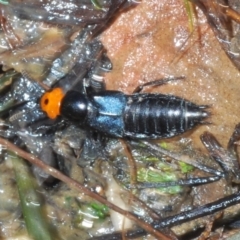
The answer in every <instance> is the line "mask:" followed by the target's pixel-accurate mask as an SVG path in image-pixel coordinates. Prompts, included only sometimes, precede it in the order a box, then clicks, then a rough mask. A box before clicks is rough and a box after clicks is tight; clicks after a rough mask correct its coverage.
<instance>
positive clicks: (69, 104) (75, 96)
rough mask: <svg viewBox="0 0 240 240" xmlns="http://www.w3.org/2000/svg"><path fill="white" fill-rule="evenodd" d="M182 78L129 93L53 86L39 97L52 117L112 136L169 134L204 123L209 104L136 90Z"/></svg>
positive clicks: (147, 136)
mask: <svg viewBox="0 0 240 240" xmlns="http://www.w3.org/2000/svg"><path fill="white" fill-rule="evenodd" d="M182 78H183V77H179V78H175V79H162V80H157V81H152V82H148V83H146V84H144V85H141V86H139V87H138V88H137V89H136V90H135V91H134V94H132V95H126V94H124V93H123V92H119V91H106V90H104V91H101V92H98V93H95V92H91V93H87V91H86V92H85V93H81V92H78V91H76V90H70V91H68V92H67V93H66V94H64V93H63V91H62V89H61V88H54V89H53V90H52V91H50V92H46V93H45V94H44V95H43V96H42V97H41V108H42V110H43V111H45V112H46V113H47V115H48V117H50V118H52V119H54V118H56V117H57V116H58V115H61V116H63V117H65V118H67V119H68V120H70V121H73V122H77V123H79V124H81V125H83V126H87V127H90V128H92V129H94V130H97V131H98V132H101V133H104V134H105V135H108V136H112V137H119V138H126V137H129V138H135V139H160V138H170V137H173V136H176V135H179V134H181V133H184V132H186V131H187V130H190V129H192V128H193V127H195V126H197V125H198V124H202V123H204V119H206V118H207V117H208V116H209V112H207V111H206V110H205V109H206V108H207V107H208V106H205V105H197V104H194V103H192V102H190V101H188V100H185V99H183V98H180V97H176V96H173V95H164V94H150V93H139V92H140V91H141V90H142V89H143V87H145V86H149V85H162V84H165V83H166V82H168V81H171V80H178V79H182Z"/></svg>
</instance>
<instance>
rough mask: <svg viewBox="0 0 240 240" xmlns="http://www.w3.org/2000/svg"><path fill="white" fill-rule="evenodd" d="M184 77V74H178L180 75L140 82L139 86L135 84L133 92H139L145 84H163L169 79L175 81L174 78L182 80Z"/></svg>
mask: <svg viewBox="0 0 240 240" xmlns="http://www.w3.org/2000/svg"><path fill="white" fill-rule="evenodd" d="M183 79H185V77H184V76H180V77H174V78H163V79H159V80H154V81H151V82H146V83H144V84H141V85H139V86H137V87H136V88H135V89H134V91H133V93H139V92H141V91H142V90H143V88H144V87H147V86H161V85H164V84H166V83H168V82H170V81H176V80H183Z"/></svg>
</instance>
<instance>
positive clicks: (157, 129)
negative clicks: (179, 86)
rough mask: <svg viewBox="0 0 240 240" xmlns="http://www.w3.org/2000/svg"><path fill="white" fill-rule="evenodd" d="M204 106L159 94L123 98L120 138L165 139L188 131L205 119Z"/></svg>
mask: <svg viewBox="0 0 240 240" xmlns="http://www.w3.org/2000/svg"><path fill="white" fill-rule="evenodd" d="M205 108H206V106H201V105H200V106H199V105H196V104H194V103H192V102H190V101H187V100H185V99H182V98H179V97H175V96H171V95H162V94H136V95H130V96H127V105H126V108H125V111H124V136H129V137H132V138H152V139H155V138H168V137H173V136H175V135H178V134H181V133H183V132H185V131H187V130H189V129H192V128H193V127H194V126H196V125H197V124H200V123H203V120H204V119H205V118H206V117H208V116H209V114H208V112H207V111H206V110H205Z"/></svg>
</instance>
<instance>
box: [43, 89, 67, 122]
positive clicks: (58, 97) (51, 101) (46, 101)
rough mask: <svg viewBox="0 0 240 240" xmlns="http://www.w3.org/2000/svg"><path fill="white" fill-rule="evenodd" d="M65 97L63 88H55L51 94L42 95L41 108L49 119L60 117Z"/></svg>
mask: <svg viewBox="0 0 240 240" xmlns="http://www.w3.org/2000/svg"><path fill="white" fill-rule="evenodd" d="M63 97H64V92H63V90H62V89H61V88H54V89H53V90H51V91H50V92H46V93H44V94H43V95H42V97H41V100H40V106H41V109H42V110H43V111H44V112H46V114H47V115H48V117H49V118H51V119H55V118H56V117H57V116H59V115H60V106H61V101H62V99H63Z"/></svg>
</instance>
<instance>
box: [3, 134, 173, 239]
mask: <svg viewBox="0 0 240 240" xmlns="http://www.w3.org/2000/svg"><path fill="white" fill-rule="evenodd" d="M0 145H2V146H4V147H6V149H8V150H10V151H13V152H15V153H16V154H17V155H18V156H20V157H22V158H24V159H26V160H27V161H29V162H30V163H32V164H34V165H36V166H38V167H40V168H41V169H43V170H44V171H45V172H46V173H48V174H50V175H51V176H53V177H55V178H57V179H59V180H61V181H62V182H65V183H66V184H67V185H68V186H69V187H70V188H73V189H76V190H77V191H80V192H83V193H84V194H86V195H87V196H89V197H91V198H94V199H96V200H97V201H99V202H100V203H102V204H105V205H106V206H107V207H109V208H110V209H112V210H114V211H116V212H118V213H120V214H122V215H124V216H125V217H127V218H129V219H130V220H133V221H135V222H136V223H137V224H138V225H139V226H140V227H141V228H143V229H144V230H145V231H147V232H148V233H150V234H152V235H154V236H155V237H156V238H157V239H162V240H170V239H171V238H169V237H167V236H166V235H164V234H163V233H161V232H160V231H159V230H157V229H154V228H153V227H152V226H151V225H150V224H148V223H145V222H143V221H142V220H141V219H139V218H138V217H137V216H135V215H133V214H132V213H130V212H129V211H126V210H123V209H122V208H119V207H118V206H116V205H114V204H112V203H110V202H109V201H107V200H106V199H105V198H103V197H101V196H100V195H98V194H97V193H94V192H92V191H91V190H90V189H88V188H86V187H84V186H83V185H82V184H80V183H79V182H77V181H75V180H73V179H71V178H69V177H68V176H66V175H64V174H63V173H61V172H60V171H58V170H57V169H55V168H53V167H51V166H49V165H47V164H45V163H44V162H43V161H41V160H40V159H39V158H37V157H35V156H34V155H32V154H30V153H27V152H25V151H23V150H22V149H20V148H18V147H17V146H15V145H14V144H12V143H10V142H9V141H7V140H6V139H3V138H0Z"/></svg>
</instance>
